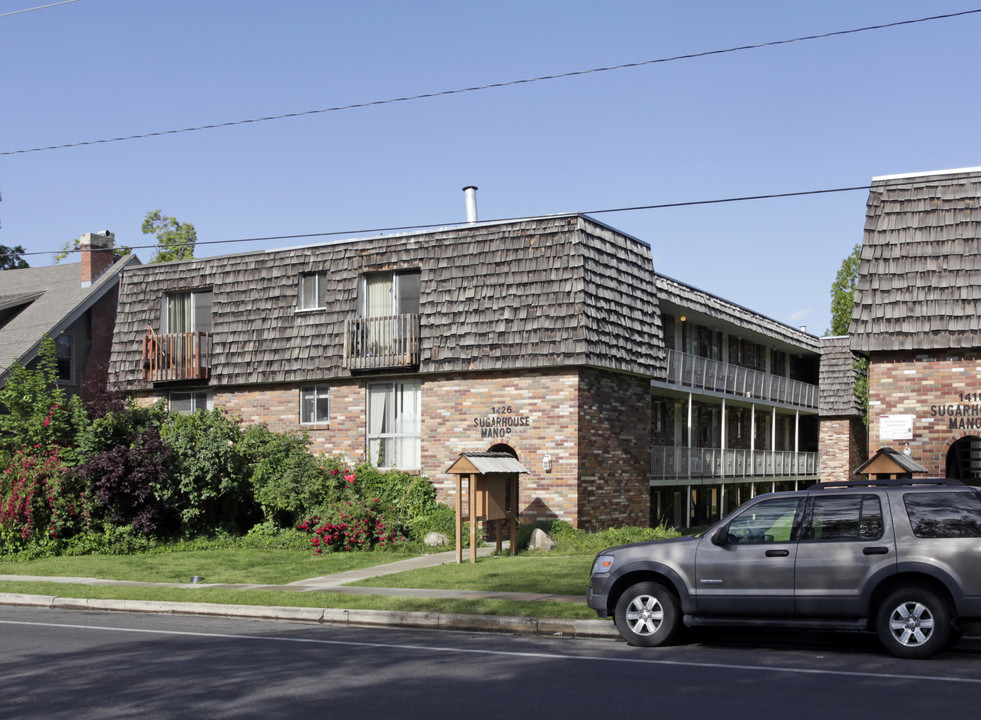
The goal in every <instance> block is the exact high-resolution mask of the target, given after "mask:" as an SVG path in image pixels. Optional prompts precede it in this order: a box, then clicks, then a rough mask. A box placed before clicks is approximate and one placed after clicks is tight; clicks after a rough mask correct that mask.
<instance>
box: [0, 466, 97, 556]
mask: <svg viewBox="0 0 981 720" xmlns="http://www.w3.org/2000/svg"><path fill="white" fill-rule="evenodd" d="M88 500H89V498H88V496H87V493H86V492H85V490H84V488H82V487H80V486H79V485H78V483H77V482H76V480H75V478H73V476H72V475H71V474H70V473H69V472H68V471H67V469H66V468H65V466H64V464H63V463H62V462H61V458H60V457H59V449H58V448H57V447H55V448H53V449H47V448H41V447H37V448H32V449H31V450H24V451H18V452H16V453H14V456H13V458H12V462H11V463H10V464H9V465H8V466H7V467H6V469H5V470H4V472H3V474H2V475H0V552H3V553H12V552H18V551H27V552H28V553H30V554H43V553H45V552H52V551H54V550H56V549H57V547H59V546H60V545H62V544H63V543H64V541H65V539H66V538H69V537H71V536H73V535H75V534H77V533H79V532H81V531H83V530H84V529H85V528H86V527H87V523H88V520H89V512H88V510H89V508H88Z"/></svg>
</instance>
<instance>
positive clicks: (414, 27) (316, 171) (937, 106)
mask: <svg viewBox="0 0 981 720" xmlns="http://www.w3.org/2000/svg"><path fill="white" fill-rule="evenodd" d="M51 1H53V0H0V63H2V66H3V67H4V68H5V72H4V73H3V80H2V81H0V89H2V98H3V107H2V111H0V153H11V152H13V151H18V150H24V149H30V148H35V147H44V146H50V145H60V144H68V143H79V142H85V141H91V140H102V139H107V138H114V137H119V136H126V135H132V134H142V133H150V132H156V131H165V130H174V129H180V128H187V127H196V126H200V125H207V124H214V123H223V122H229V121H236V120H245V119H251V118H259V117H265V116H270V115H280V114H285V113H292V112H302V111H307V110H317V109H322V108H329V107H336V106H344V105H349V104H355V103H364V102H371V101H377V100H386V99H390V98H397V97H403V96H411V95H416V94H421V93H432V92H439V91H445V90H452V89H457V88H465V87H471V86H476V85H484V84H490V83H498V82H506V81H510V80H519V79H525V78H533V77H538V76H543V75H553V74H558V73H566V72H573V71H578V70H587V69H590V68H596V67H606V66H612V65H618V64H622V63H631V62H638V61H644V60H652V59H656V58H665V57H672V56H676V55H682V54H689V53H697V52H703V51H710V50H719V49H724V48H730V47H735V46H743V45H749V44H756V43H763V42H769V41H775V40H784V39H789V38H794V37H799V36H804V35H811V34H819V33H827V32H834V31H838V30H846V29H852V28H859V27H863V26H868V25H877V24H883V23H889V22H895V21H901V20H910V19H915V18H921V17H926V16H932V15H939V14H944V13H953V12H960V11H965V10H973V9H977V8H981V0H974V2H973V3H972V2H970V1H969V0H961V1H955V0H949V1H948V0H932V1H931V2H913V1H911V0H889V1H888V2H886V1H885V0H863V1H862V2H855V0H823V1H822V2H820V3H815V2H809V3H805V2H792V1H790V0H779V1H778V0H773V1H763V0H760V1H754V0H746V1H744V2H731V0H718V1H710V0H689V1H687V2H676V1H673V2H666V1H665V2H662V1H660V0H657V1H656V0H648V1H647V2H640V1H632V0H623V1H617V0H611V2H606V3H598V2H595V0H592V1H590V2H579V1H578V0H563V1H558V0H554V1H553V0H548V1H545V0H542V1H540V2H536V1H535V0H521V1H517V2H512V1H510V0H501V1H495V2H481V3H462V2H458V1H457V2H449V1H447V2H441V1H438V0H417V1H416V2H404V0H391V1H377V0H359V2H340V1H327V0H324V1H322V2H315V1H313V0H284V1H283V2H276V3H272V2H268V0H265V1H263V2H258V1H253V0H77V1H76V2H73V3H70V4H66V5H59V6H57V7H51V8H47V9H42V10H37V11H33V12H25V13H18V14H14V15H4V13H9V12H12V11H15V10H20V9H25V8H29V7H32V6H37V5H43V4H46V3H47V2H51ZM979 37H981V14H976V15H968V16H963V17H959V18H954V19H947V20H936V21H932V22H927V23H919V24H914V25H907V26H902V27H897V28H891V29H884V30H875V31H870V32H864V33H857V34H851V35H846V36H841V37H833V38H829V39H822V40H813V41H808V42H799V43H793V44H787V45H781V46H777V47H767V48H761V49H755V50H749V51H743V52H735V53H728V54H723V55H715V56H710V57H701V58H695V59H690V60H679V61H676V62H668V63H659V64H652V65H646V66H643V67H637V68H630V69H623V70H615V71H609V72H601V73H594V74H589V75H583V76H578V77H569V78H562V79H557V80H549V81H544V82H535V83H527V84H521V85H515V86H510V87H503V88H496V89H490V90H483V91H479V92H470V93H462V94H456V95H449V96H444V97H437V98H430V99H421V100H413V101H409V102H399V103H391V104H386V105H380V106H375V107H367V108H361V109H352V110H342V111H336V112H327V113H320V114H314V115H307V116H303V117H298V118H291V119H283V120H274V121H268V122H260V123H250V124H244V125H236V126H233V127H225V128H219V129H213V130H203V131H199V132H190V133H181V134H175V135H166V136H161V137H151V138H144V139H137V140H131V141H125V142H116V143H105V144H94V145H85V146H80V147H72V148H66V149H58V150H48V151H44V152H31V153H18V154H5V155H0V193H2V196H3V202H2V203H0V224H2V226H0V243H3V244H5V245H18V244H20V245H23V246H24V247H25V248H26V249H27V250H28V251H29V252H53V251H56V250H58V249H59V248H60V247H61V245H62V243H64V242H65V241H66V240H71V239H72V238H76V237H78V236H79V235H80V234H81V233H83V232H96V231H101V230H105V229H109V230H112V231H114V232H115V233H116V237H117V242H119V243H121V244H127V245H139V244H145V243H147V242H150V241H152V239H151V238H149V237H148V236H143V235H142V234H141V232H140V225H141V223H142V220H143V217H144V215H145V214H146V212H147V211H149V210H154V209H157V208H159V209H161V210H162V211H163V212H164V214H167V215H172V216H175V217H177V218H178V219H179V220H181V221H187V222H192V223H194V225H195V226H196V228H197V231H198V238H199V241H218V240H221V241H227V240H236V239H240V238H251V237H260V236H273V235H290V234H301V233H320V232H335V231H345V230H362V229H371V228H378V227H390V226H407V225H421V224H448V223H454V222H461V221H463V219H464V195H463V193H462V192H461V189H462V188H463V187H464V186H465V185H477V186H478V187H479V188H480V190H479V192H478V200H477V202H478V208H479V213H480V219H481V220H492V219H498V218H510V217H525V216H535V215H547V214H551V213H559V212H570V211H591V210H602V209H609V208H618V207H631V206H637V205H653V204H664V203H680V202H691V201H702V200H714V199H720V198H728V197H737V196H748V195H763V194H770V193H785V192H798V191H808V190H823V189H831V188H838V187H851V186H859V185H867V184H868V183H869V181H870V180H871V179H872V177H874V176H878V175H888V174H895V173H909V172H919V171H930V170H942V169H950V168H960V167H973V166H977V165H981V157H979V150H978V140H977V132H978V125H977V118H978V117H981V112H979V110H981V107H979V106H981V93H978V92H977V90H976V85H977V83H976V79H975V74H976V73H975V69H976V67H977V46H978V38H979ZM866 199H867V192H863V191H858V192H848V193H833V194H827V195H817V196H807V197H799V198H793V199H771V200H761V201H754V202H741V203H729V204H719V205H708V206H706V205H702V206H698V205H696V206H692V207H682V208H673V209H659V210H641V211H634V212H621V213H609V214H601V215H596V216H595V217H596V218H597V219H599V220H601V221H602V222H605V223H607V224H610V225H612V226H614V227H616V228H618V229H620V230H622V231H624V232H627V233H629V234H631V235H634V236H635V237H638V238H640V239H641V240H643V241H645V242H647V243H649V244H650V245H651V247H652V249H653V255H654V264H655V269H656V270H657V271H658V272H661V273H663V274H665V275H668V276H670V277H673V278H676V279H678V280H681V281H682V282H686V283H688V284H691V285H694V286H696V287H699V288H701V289H703V290H707V291H709V292H711V293H714V294H716V295H720V296H722V297H724V298H726V299H728V300H731V301H733V302H737V303H739V304H742V305H745V306H747V307H749V308H751V309H753V310H756V311H758V312H761V313H763V314H765V315H768V316H770V317H773V318H775V319H777V320H780V321H782V322H786V323H788V324H791V325H794V326H798V325H806V326H807V328H808V330H809V331H810V332H813V333H815V334H822V333H823V332H824V331H825V330H826V329H827V328H828V325H829V312H828V308H829V305H830V296H829V287H830V285H831V282H832V280H833V279H834V275H835V273H836V271H837V269H838V267H839V265H840V263H841V260H842V258H843V257H844V256H845V255H847V254H848V252H849V251H850V250H851V248H852V247H853V246H854V245H855V244H856V243H858V242H860V241H861V238H862V228H863V224H864V215H865V201H866ZM356 234H361V233H356ZM304 242H308V241H305V240H283V241H268V242H261V243H247V244H240V243H229V244H220V245H199V247H198V250H197V253H196V254H197V255H198V256H199V257H203V256H208V255H220V254H226V253H230V252H242V251H248V250H259V249H265V248H268V247H283V246H291V245H296V244H302V243H304ZM138 254H139V255H140V257H141V258H142V259H143V260H146V259H148V258H149V256H150V251H149V250H140V251H138ZM26 259H27V260H28V261H29V262H30V264H31V265H32V266H38V265H47V264H50V263H51V262H52V258H51V256H50V255H47V254H43V255H32V256H28V257H26ZM0 283H2V278H0Z"/></svg>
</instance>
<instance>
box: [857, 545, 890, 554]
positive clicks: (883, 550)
mask: <svg viewBox="0 0 981 720" xmlns="http://www.w3.org/2000/svg"><path fill="white" fill-rule="evenodd" d="M888 553H889V548H887V547H882V546H881V545H877V546H875V547H867V548H862V554H863V555H887V554H888Z"/></svg>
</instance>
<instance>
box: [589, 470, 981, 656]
mask: <svg viewBox="0 0 981 720" xmlns="http://www.w3.org/2000/svg"><path fill="white" fill-rule="evenodd" d="M587 603H588V604H589V607H591V608H593V609H594V610H596V612H597V613H598V614H599V616H600V617H608V616H610V615H612V616H613V619H614V622H615V623H616V626H617V629H618V630H619V632H620V634H621V635H622V636H623V637H624V639H626V640H627V642H629V643H630V644H632V645H644V646H655V645H660V644H662V643H664V642H667V641H668V640H671V639H672V638H674V637H676V636H677V635H678V633H679V631H680V630H681V629H682V626H690V627H691V626H708V625H730V626H731V625H750V626H774V627H779V626H783V627H798V628H821V629H834V630H841V629H851V630H875V631H876V632H877V633H878V636H879V640H880V642H881V643H882V645H883V646H884V647H885V648H886V650H888V651H889V652H890V653H892V654H893V655H896V656H898V657H903V658H924V657H928V656H930V655H932V654H934V653H936V652H937V651H938V650H941V649H943V648H945V647H948V646H950V645H952V644H953V643H955V642H956V641H957V640H958V639H959V638H960V633H961V629H960V623H961V621H962V620H966V619H977V618H981V490H979V489H978V488H976V487H970V486H965V485H963V484H961V483H959V482H958V481H956V480H954V481H952V480H920V479H917V480H873V481H862V482H848V483H818V484H817V485H814V486H813V487H811V488H809V489H808V490H800V491H794V492H778V493H769V494H766V495H760V496H758V497H756V498H753V499H752V500H750V501H749V502H748V503H746V504H745V505H743V506H742V507H740V508H739V509H737V510H735V511H734V512H733V513H731V514H730V515H729V516H728V517H726V518H724V519H723V520H721V521H720V522H719V523H718V524H716V525H714V526H713V527H711V528H709V530H707V531H706V532H705V533H703V534H702V535H700V536H698V537H683V538H677V539H673V540H660V541H655V542H646V543H635V544H632V545H622V546H620V547H614V548H610V549H608V550H604V551H603V552H601V553H599V554H598V555H597V556H596V560H595V561H594V563H593V570H592V575H591V578H590V588H589V590H588V592H587Z"/></svg>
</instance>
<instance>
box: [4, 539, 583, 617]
mask: <svg viewBox="0 0 981 720" xmlns="http://www.w3.org/2000/svg"><path fill="white" fill-rule="evenodd" d="M406 557H410V556H409V555H406V554H400V553H394V552H371V553H335V554H330V555H323V556H315V555H313V554H311V553H310V552H306V551H289V550H252V549H220V550H197V551H190V552H172V553H157V554H148V555H122V556H107V555H87V556H79V557H56V558H43V559H39V560H30V561H25V562H6V563H4V562H0V575H32V576H47V577H55V576H60V577H87V578H100V579H107V580H132V581H139V582H160V583H188V582H189V580H190V578H191V577H192V576H194V575H199V576H201V577H203V578H204V581H205V583H222V584H263V585H276V584H284V583H289V582H294V581H296V580H303V579H306V578H312V577H318V576H321V575H329V574H332V573H338V572H344V571H346V570H352V569H356V568H360V567H366V566H370V565H377V564H383V563H388V562H395V561H397V560H402V559H404V558H406ZM591 562H592V557H591V556H563V557H551V556H545V555H532V556H519V557H516V558H511V557H501V558H495V557H483V558H480V559H479V560H478V562H477V563H475V564H471V563H469V562H465V563H462V564H460V565H457V564H455V563H451V564H448V565H442V566H439V567H435V568H429V569H425V570H415V571H412V572H406V573H398V574H393V575H385V576H382V577H379V578H375V579H373V580H371V581H367V582H364V583H360V584H363V585H373V586H376V587H397V588H435V589H461V590H489V591H510V592H534V593H543V594H559V595H579V596H581V597H582V598H583V600H582V602H581V603H580V602H575V603H573V602H561V601H539V602H513V601H505V600H457V599H436V598H433V599H429V598H410V597H380V596H373V595H349V594H342V593H328V592H292V591H288V590H282V591H280V590H268V589H234V588H208V587H200V586H194V585H190V584H188V585H187V586H186V587H142V586H141V587H134V586H91V585H82V584H75V583H52V582H43V581H37V582H35V581H19V580H9V581H2V582H0V593H23V594H29V595H53V596H59V597H78V598H106V599H118V600H160V601H188V600H192V601H196V602H207V603H224V604H233V605H282V606H292V607H331V608H359V609H379V610H399V611H403V612H443V613H467V614H482V615H516V616H525V617H556V618H582V619H590V618H595V617H596V614H595V613H594V612H593V611H591V610H589V609H588V608H587V607H586V603H585V592H586V585H587V583H588V580H589V565H590V563H591Z"/></svg>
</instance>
